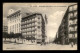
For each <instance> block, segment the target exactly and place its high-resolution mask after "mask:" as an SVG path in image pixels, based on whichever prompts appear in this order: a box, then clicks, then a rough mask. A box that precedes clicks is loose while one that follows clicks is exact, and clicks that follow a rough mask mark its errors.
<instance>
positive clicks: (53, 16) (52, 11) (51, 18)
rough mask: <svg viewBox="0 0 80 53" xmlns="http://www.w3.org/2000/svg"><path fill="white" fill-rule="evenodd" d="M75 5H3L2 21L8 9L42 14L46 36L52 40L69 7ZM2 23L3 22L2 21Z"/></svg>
mask: <svg viewBox="0 0 80 53" xmlns="http://www.w3.org/2000/svg"><path fill="white" fill-rule="evenodd" d="M72 4H76V3H4V4H3V20H4V18H5V19H6V17H7V15H8V12H9V10H10V9H13V10H14V11H15V10H17V9H22V12H27V13H30V12H32V13H35V12H38V13H42V15H43V17H44V16H45V14H46V16H47V18H48V24H47V25H46V31H47V33H46V34H47V36H48V37H51V38H54V37H55V36H56V33H57V30H58V27H59V25H60V23H61V20H62V18H63V16H64V14H65V11H66V10H67V8H68V6H69V5H72ZM3 22H4V21H3Z"/></svg>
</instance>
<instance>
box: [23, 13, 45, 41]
mask: <svg viewBox="0 0 80 53" xmlns="http://www.w3.org/2000/svg"><path fill="white" fill-rule="evenodd" d="M21 33H22V36H23V37H24V38H25V39H26V40H27V41H29V40H31V42H36V43H41V42H45V21H44V18H43V16H42V14H40V13H34V14H31V15H29V16H27V15H26V16H25V17H23V18H22V21H21Z"/></svg>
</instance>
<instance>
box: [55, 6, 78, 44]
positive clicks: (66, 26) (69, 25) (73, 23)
mask: <svg viewBox="0 0 80 53" xmlns="http://www.w3.org/2000/svg"><path fill="white" fill-rule="evenodd" d="M57 33H58V34H57V36H58V37H57V38H56V39H57V41H56V42H59V43H60V44H68V43H70V42H74V43H77V4H74V5H70V6H69V7H68V9H67V11H66V13H65V15H64V17H63V19H62V22H61V24H60V26H59V29H58V32H57Z"/></svg>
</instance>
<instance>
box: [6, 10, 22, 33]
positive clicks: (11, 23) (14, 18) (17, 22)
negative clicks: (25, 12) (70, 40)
mask: <svg viewBox="0 0 80 53" xmlns="http://www.w3.org/2000/svg"><path fill="white" fill-rule="evenodd" d="M21 17H22V16H21V10H20V9H19V10H17V11H14V10H12V9H10V10H9V15H8V16H7V18H8V33H9V34H10V33H14V34H15V33H21Z"/></svg>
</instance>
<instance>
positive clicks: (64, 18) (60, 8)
mask: <svg viewBox="0 0 80 53" xmlns="http://www.w3.org/2000/svg"><path fill="white" fill-rule="evenodd" d="M77 8H78V3H64V2H63V3H3V27H2V28H3V32H2V33H3V35H2V37H3V38H2V45H3V46H2V49H3V50H78V49H77V47H78V45H77V44H78V43H77V39H78V38H77V36H78V33H77V28H78V26H77V18H78V9H77Z"/></svg>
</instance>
